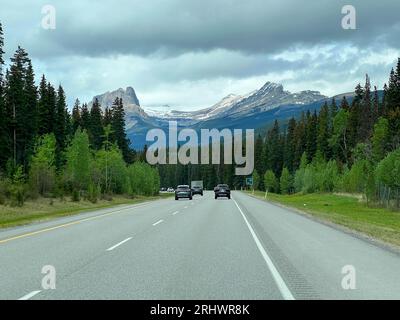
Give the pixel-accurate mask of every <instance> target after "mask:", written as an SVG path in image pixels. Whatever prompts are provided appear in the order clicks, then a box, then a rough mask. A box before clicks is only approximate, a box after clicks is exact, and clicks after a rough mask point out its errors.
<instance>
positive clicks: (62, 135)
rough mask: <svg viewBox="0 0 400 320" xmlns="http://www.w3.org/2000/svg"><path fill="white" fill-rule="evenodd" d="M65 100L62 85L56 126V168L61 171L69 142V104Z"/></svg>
mask: <svg viewBox="0 0 400 320" xmlns="http://www.w3.org/2000/svg"><path fill="white" fill-rule="evenodd" d="M65 100H66V98H65V92H64V89H63V87H62V86H61V85H60V86H59V87H58V91H57V100H56V112H55V125H54V135H55V137H56V142H57V145H56V167H57V169H60V168H61V167H62V165H63V164H64V159H63V152H64V150H65V148H66V142H67V135H68V129H67V121H68V120H67V114H68V112H67V103H66V101H65Z"/></svg>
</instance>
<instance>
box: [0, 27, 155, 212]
mask: <svg viewBox="0 0 400 320" xmlns="http://www.w3.org/2000/svg"><path fill="white" fill-rule="evenodd" d="M4 69H5V61H4V36H3V29H2V25H1V24H0V205H1V204H3V205H10V206H22V205H23V204H24V201H25V200H26V199H36V198H38V197H49V198H52V197H57V198H60V199H64V197H66V196H69V197H70V198H71V200H72V201H79V200H80V199H81V197H84V198H85V199H86V200H90V201H92V202H96V201H97V199H99V198H106V199H107V198H110V197H112V195H113V194H125V195H128V196H132V197H134V196H135V195H144V196H147V195H155V194H158V191H159V184H160V182H159V175H158V172H157V169H156V168H152V167H151V166H150V165H148V164H146V163H145V162H144V161H141V160H143V159H139V158H138V157H139V155H137V154H136V153H135V152H134V151H133V150H131V149H130V148H129V140H128V139H127V138H126V133H125V120H124V118H125V112H124V106H123V101H122V99H118V98H117V99H115V101H114V103H113V105H112V107H111V108H110V109H106V110H105V111H104V112H103V111H102V109H101V107H100V105H99V103H98V101H97V100H95V101H94V102H93V104H92V105H91V106H90V108H89V106H88V105H87V104H86V103H84V104H81V103H80V102H79V100H76V102H75V105H74V106H73V109H72V112H71V113H70V112H69V111H68V108H67V104H66V96H65V92H64V89H63V87H62V86H61V85H59V86H58V88H55V87H54V86H53V85H52V84H51V83H50V82H48V81H47V80H46V77H45V76H44V75H43V76H42V77H41V80H40V84H39V85H38V86H36V85H35V74H34V70H33V67H32V62H31V59H30V58H29V55H28V53H27V52H26V51H25V50H24V49H23V48H21V47H18V48H17V50H16V51H15V53H14V55H13V56H12V58H11V61H10V64H9V67H8V68H7V69H6V70H5V71H4Z"/></svg>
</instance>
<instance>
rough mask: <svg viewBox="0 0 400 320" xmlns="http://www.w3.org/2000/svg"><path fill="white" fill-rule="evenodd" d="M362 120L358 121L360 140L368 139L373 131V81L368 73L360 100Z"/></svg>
mask: <svg viewBox="0 0 400 320" xmlns="http://www.w3.org/2000/svg"><path fill="white" fill-rule="evenodd" d="M360 106H361V109H360V121H359V122H358V125H359V127H358V130H357V134H358V141H366V140H368V139H369V138H370V136H371V132H372V120H373V117H372V108H371V83H370V79H369V76H368V75H366V78H365V87H364V90H363V97H362V100H361V101H360Z"/></svg>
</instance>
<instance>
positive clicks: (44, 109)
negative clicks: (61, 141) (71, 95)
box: [38, 75, 50, 135]
mask: <svg viewBox="0 0 400 320" xmlns="http://www.w3.org/2000/svg"><path fill="white" fill-rule="evenodd" d="M49 121H50V114H49V108H48V93H47V81H46V77H45V76H44V75H42V79H41V81H40V84H39V101H38V134H39V135H44V134H46V133H48V132H49V130H48V128H49V127H48V126H49Z"/></svg>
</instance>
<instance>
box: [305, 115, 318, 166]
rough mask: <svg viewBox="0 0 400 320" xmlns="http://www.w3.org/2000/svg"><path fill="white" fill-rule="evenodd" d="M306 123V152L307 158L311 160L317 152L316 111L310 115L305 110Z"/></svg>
mask: <svg viewBox="0 0 400 320" xmlns="http://www.w3.org/2000/svg"><path fill="white" fill-rule="evenodd" d="M306 119H307V125H306V153H307V156H308V160H309V161H311V160H312V159H313V158H314V156H315V153H316V152H317V126H318V117H317V114H316V112H314V113H313V114H312V115H311V113H310V112H309V111H308V112H307V118H306Z"/></svg>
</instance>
